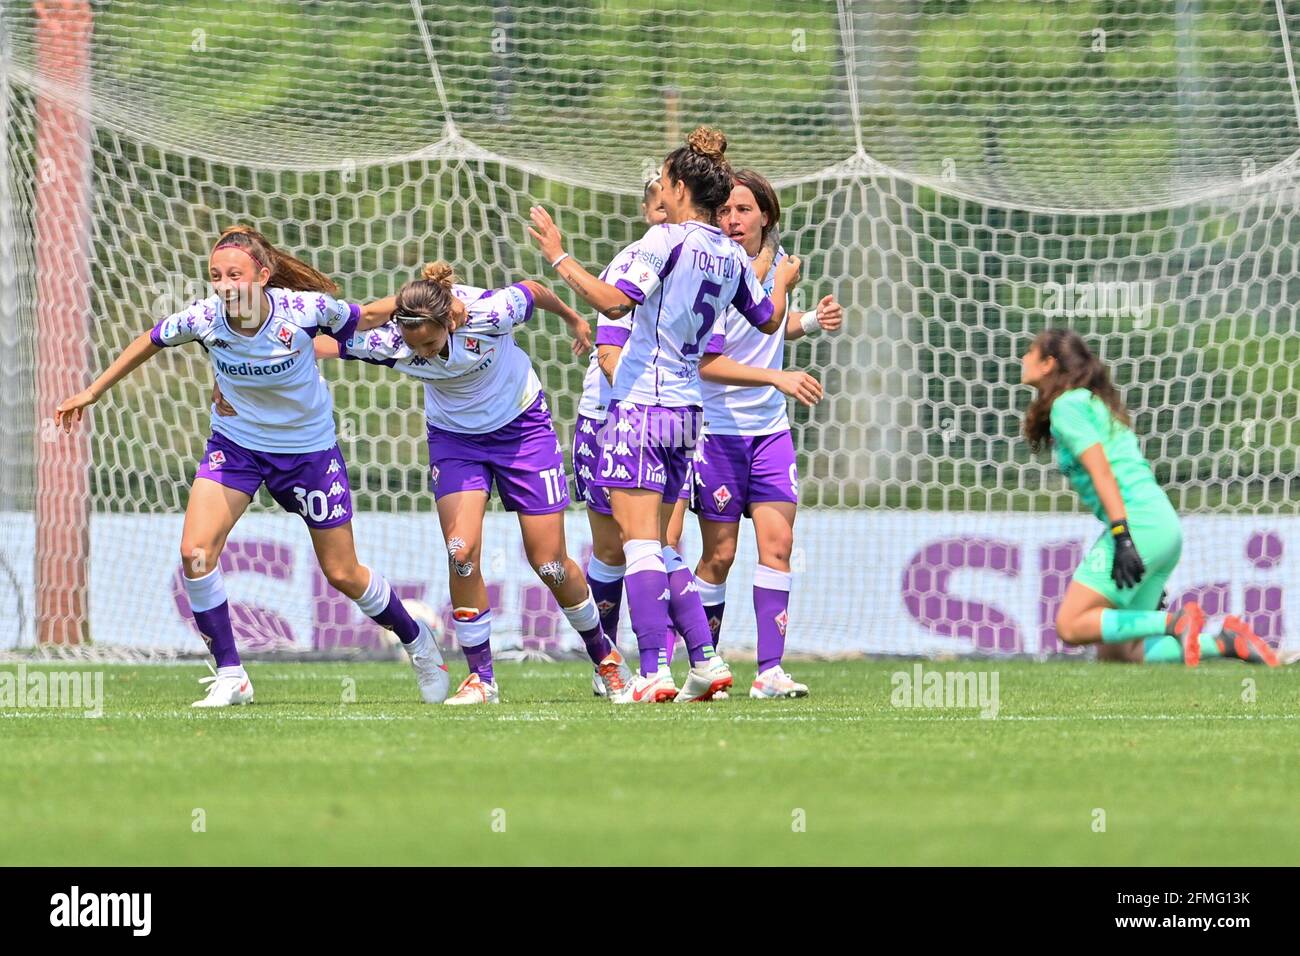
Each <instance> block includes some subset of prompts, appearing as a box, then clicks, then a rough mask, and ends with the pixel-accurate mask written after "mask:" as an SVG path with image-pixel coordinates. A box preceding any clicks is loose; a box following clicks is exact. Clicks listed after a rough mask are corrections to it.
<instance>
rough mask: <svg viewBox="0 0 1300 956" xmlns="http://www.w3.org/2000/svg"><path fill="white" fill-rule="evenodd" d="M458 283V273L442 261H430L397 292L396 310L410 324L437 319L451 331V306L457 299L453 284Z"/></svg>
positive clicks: (397, 315)
mask: <svg viewBox="0 0 1300 956" xmlns="http://www.w3.org/2000/svg"><path fill="white" fill-rule="evenodd" d="M455 284H456V273H455V272H454V271H453V270H452V268H451V266H450V265H448V264H447V263H446V262H442V261H441V260H440V261H438V262H430V263H427V264H426V265H425V267H424V268H423V269H421V270H420V278H418V279H412V280H411V281H410V282H408V283H406V285H404V286H402V288H401V289H399V290H398V291H397V309H396V310H395V312H394V313H393V314H394V316H396V317H397V320H398V321H399V322H401V323H402V324H403V325H406V326H415V325H423V324H424V323H425V322H434V323H436V324H438V325H441V326H442V327H443V328H445V329H446V330H447V331H448V332H449V333H450V332H451V307H452V304H453V303H454V302H455V301H456V297H455V296H454V295H453V294H452V291H451V287H452V286H453V285H455Z"/></svg>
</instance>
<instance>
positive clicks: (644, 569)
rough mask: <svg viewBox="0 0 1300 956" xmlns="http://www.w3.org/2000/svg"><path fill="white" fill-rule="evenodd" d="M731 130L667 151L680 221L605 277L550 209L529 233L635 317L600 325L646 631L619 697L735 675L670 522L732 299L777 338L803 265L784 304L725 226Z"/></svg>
mask: <svg viewBox="0 0 1300 956" xmlns="http://www.w3.org/2000/svg"><path fill="white" fill-rule="evenodd" d="M725 150H726V138H725V137H723V135H722V134H721V133H720V132H718V131H717V130H712V129H708V128H706V127H701V128H699V129H697V130H695V131H694V132H693V133H691V135H690V137H689V138H688V139H687V143H686V145H684V146H681V147H678V148H677V149H675V150H673V151H672V152H671V153H669V155H668V158H667V159H666V160H665V161H664V164H663V167H662V169H661V171H660V177H659V181H660V187H661V191H662V195H663V198H664V205H665V206H666V207H667V209H668V223H665V224H663V225H659V226H654V227H652V228H651V229H649V230H648V231H647V232H646V234H645V235H644V236H643V237H642V238H641V239H640V240H638V241H637V242H636V243H634V244H633V246H634V247H635V252H634V254H633V255H632V256H630V257H627V258H626V259H624V261H623V262H622V263H621V264H620V265H619V266H618V267H617V268H616V269H615V270H613V275H614V276H615V281H614V284H612V285H611V284H609V283H607V282H602V281H600V280H598V279H596V278H595V277H593V276H592V275H591V274H590V273H588V272H587V271H586V270H585V269H583V268H582V266H580V265H579V264H578V263H576V262H575V261H573V259H572V257H571V256H569V255H568V254H567V253H565V252H564V248H563V237H562V236H561V234H560V231H559V229H558V228H557V227H556V225H555V223H554V222H553V221H552V220H551V217H550V216H549V215H547V213H546V211H545V210H544V209H542V208H541V207H539V206H534V207H533V208H532V210H531V217H532V221H533V227H534V228H531V229H529V233H530V234H531V235H532V236H533V238H534V239H535V240H536V241H537V243H538V245H539V246H540V248H541V251H542V254H543V255H545V256H546V258H547V260H548V261H549V262H550V263H551V265H552V267H554V268H555V269H556V270H557V271H558V272H559V274H560V276H561V278H563V279H564V281H565V282H567V283H568V284H569V285H570V286H571V287H572V288H573V289H574V290H575V291H576V292H577V293H578V294H579V295H581V296H582V297H583V298H584V299H585V300H586V301H587V302H588V303H590V304H591V305H592V306H593V307H594V308H596V309H597V310H598V311H599V312H600V313H601V314H602V315H603V316H604V317H606V318H608V319H619V318H621V317H623V316H625V315H627V314H628V313H631V322H632V324H631V329H630V331H628V330H625V329H619V328H617V327H616V326H610V325H606V324H604V323H602V324H601V325H600V327H599V329H598V331H597V345H598V346H599V347H600V348H601V350H602V352H603V354H602V355H601V356H600V360H601V364H602V366H603V365H605V364H606V359H607V357H608V356H610V355H611V354H612V353H611V351H610V347H611V346H620V347H621V348H622V351H621V353H620V354H619V355H618V356H617V360H618V366H617V369H614V370H613V375H612V379H613V384H612V386H611V389H610V407H609V411H608V413H607V415H606V419H605V422H604V425H603V426H602V428H601V434H600V436H599V437H600V468H599V470H598V471H597V472H596V478H595V481H594V483H595V484H596V485H597V486H599V487H603V488H607V489H609V499H610V507H611V511H612V512H613V517H614V520H615V521H616V522H617V524H618V526H619V531H620V533H621V535H622V540H623V557H624V563H625V565H626V571H627V574H626V577H625V578H624V583H625V585H626V587H627V599H628V608H629V611H630V613H631V617H632V628H633V630H634V631H635V632H636V637H637V648H638V653H639V657H640V673H639V675H638V676H637V677H635V678H634V679H633V680H632V681H631V682H630V683H629V685H628V686H627V687H626V688H625V689H624V691H623V692H622V693H619V694H614V695H611V700H613V701H614V702H615V703H643V702H652V701H662V700H670V699H675V700H678V701H685V700H706V699H709V698H710V697H712V696H713V694H715V693H716V692H718V691H719V690H723V689H725V688H726V687H729V686H730V685H731V683H732V677H731V672H730V670H729V669H728V668H727V665H726V663H725V662H724V661H723V660H722V659H721V658H720V657H718V656H717V655H716V654H715V653H714V650H713V645H712V641H711V639H710V636H709V625H708V622H707V620H706V619H705V617H704V608H703V606H702V605H701V604H700V598H699V595H698V594H697V593H696V584H695V579H694V576H693V575H692V574H691V572H690V569H689V568H688V567H687V566H686V563H685V562H684V561H683V560H682V559H681V557H680V555H678V554H677V552H676V550H675V549H672V548H670V547H668V546H667V544H666V530H667V527H666V526H667V523H668V520H669V519H670V517H671V515H672V511H673V506H674V505H675V503H676V501H677V499H678V496H679V493H680V490H681V487H682V483H683V482H684V480H685V478H686V475H687V469H688V464H689V459H690V454H691V449H692V448H693V446H694V445H695V442H696V438H697V436H698V435H699V430H700V418H701V412H700V404H701V396H700V381H699V367H700V364H701V362H700V359H701V352H702V348H703V345H704V343H705V342H706V341H707V340H708V338H709V336H710V335H712V334H714V332H715V331H719V330H720V328H721V312H722V311H723V310H725V309H726V308H727V307H728V306H730V305H735V307H736V308H737V309H738V310H739V311H740V313H741V314H742V315H743V316H745V318H746V319H747V320H748V321H749V322H750V323H751V324H753V325H755V326H757V327H759V328H761V329H762V330H763V331H764V332H765V333H767V334H771V333H773V332H775V331H776V330H777V329H779V328H781V327H782V324H783V323H784V320H785V293H786V290H787V289H788V287H789V286H790V284H791V283H792V282H793V280H794V279H795V278H796V277H797V275H798V260H797V259H793V258H792V259H788V260H787V261H786V262H784V263H783V264H782V267H781V268H779V269H778V271H777V276H776V290H777V292H778V297H776V305H775V307H774V306H773V299H769V298H768V297H767V295H766V294H765V293H764V292H763V289H762V286H761V285H759V282H758V279H757V278H756V277H755V275H754V271H753V268H752V267H751V265H750V262H749V259H748V257H746V256H745V255H744V251H743V250H742V249H741V248H740V247H739V246H737V245H736V244H735V243H734V242H732V241H731V240H730V239H728V238H727V237H726V236H724V235H723V234H722V231H721V230H720V229H718V227H717V225H716V224H715V222H716V210H717V208H718V207H719V206H721V205H722V203H723V202H724V201H725V200H726V198H727V197H728V196H729V195H730V193H731V167H730V166H729V165H728V164H727V162H726V160H725V159H724V158H723V154H724V152H725ZM670 616H671V619H672V622H673V625H674V626H675V627H676V629H677V630H678V631H679V632H680V633H681V634H682V636H683V638H684V639H685V641H686V647H687V652H688V653H689V654H690V659H691V669H690V673H689V675H688V677H687V680H686V682H685V684H684V685H683V686H682V689H681V691H680V692H678V690H677V688H676V687H675V686H674V683H673V677H672V673H671V672H670V671H669V669H668V668H667V667H666V666H665V667H662V668H661V667H660V666H659V665H660V658H661V655H662V654H663V652H664V650H665V648H664V634H665V631H666V629H667V625H668V619H669V617H670Z"/></svg>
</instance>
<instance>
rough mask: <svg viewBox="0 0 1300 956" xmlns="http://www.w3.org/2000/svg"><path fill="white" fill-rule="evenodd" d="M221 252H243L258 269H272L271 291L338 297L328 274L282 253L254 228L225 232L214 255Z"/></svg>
mask: <svg viewBox="0 0 1300 956" xmlns="http://www.w3.org/2000/svg"><path fill="white" fill-rule="evenodd" d="M218 249H240V250H242V251H243V252H244V253H245V254H246V255H247V256H248V257H249V258H250V259H252V260H253V263H254V264H255V265H257V266H260V267H263V268H266V269H270V270H271V278H270V279H268V280H267V282H266V284H267V286H268V287H269V288H274V289H290V290H292V291H294V292H324V293H326V294H327V295H338V294H339V287H338V285H337V283H335V282H334V280H333V279H331V278H330V277H329V276H327V275H325V273H323V272H321V271H319V270H318V269H314V268H312V267H311V266H309V265H307V263H305V262H303V261H302V260H301V259H297V258H295V257H294V256H291V255H289V254H288V253H287V252H281V251H280V250H279V249H277V248H276V247H275V246H273V245H271V242H270V240H268V239H267V238H266V236H264V235H262V234H261V233H260V232H258V231H257V230H256V229H253V228H252V227H250V226H231V227H229V228H228V229H223V230H222V231H221V236H220V237H219V238H218V239H217V243H216V245H214V246H213V247H212V254H213V255H216V253H217V250H218Z"/></svg>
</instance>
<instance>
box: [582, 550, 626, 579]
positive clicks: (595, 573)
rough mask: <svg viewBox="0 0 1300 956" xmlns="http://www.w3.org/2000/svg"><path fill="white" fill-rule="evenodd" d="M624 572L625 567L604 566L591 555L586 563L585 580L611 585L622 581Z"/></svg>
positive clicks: (603, 563) (620, 565) (602, 562)
mask: <svg viewBox="0 0 1300 956" xmlns="http://www.w3.org/2000/svg"><path fill="white" fill-rule="evenodd" d="M626 570H627V566H626V565H623V564H606V563H605V562H604V561H602V560H600V558H598V557H596V556H595V555H592V557H591V560H590V561H588V562H587V579H588V580H590V581H600V582H601V583H602V584H613V583H614V582H615V581H622V580H623V572H625V571H626Z"/></svg>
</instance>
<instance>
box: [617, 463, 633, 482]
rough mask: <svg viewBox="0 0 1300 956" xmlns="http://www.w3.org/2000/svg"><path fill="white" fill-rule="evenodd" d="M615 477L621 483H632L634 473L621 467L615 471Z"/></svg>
mask: <svg viewBox="0 0 1300 956" xmlns="http://www.w3.org/2000/svg"><path fill="white" fill-rule="evenodd" d="M614 477H615V478H617V479H618V480H619V481H630V480H631V478H632V473H631V472H630V471H628V470H627V469H626V468H624V467H623V466H622V465H619V466H618V467H617V468H615V469H614Z"/></svg>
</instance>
